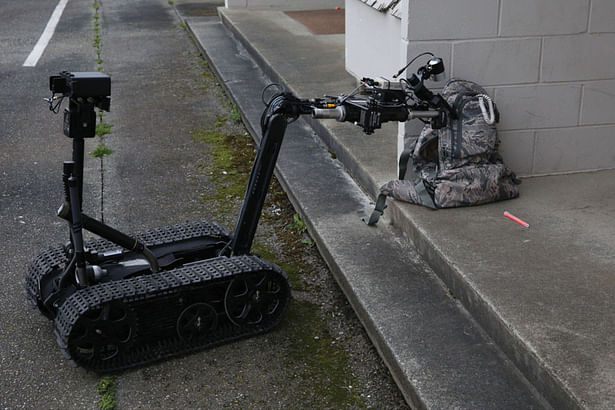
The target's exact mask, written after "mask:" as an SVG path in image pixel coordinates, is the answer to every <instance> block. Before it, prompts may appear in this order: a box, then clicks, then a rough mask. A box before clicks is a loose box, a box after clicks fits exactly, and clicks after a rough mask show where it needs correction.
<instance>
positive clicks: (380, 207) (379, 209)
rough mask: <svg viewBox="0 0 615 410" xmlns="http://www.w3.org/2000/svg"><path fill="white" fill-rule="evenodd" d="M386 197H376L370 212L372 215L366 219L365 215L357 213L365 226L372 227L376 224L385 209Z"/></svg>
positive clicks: (383, 195) (361, 212)
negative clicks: (374, 204)
mask: <svg viewBox="0 0 615 410" xmlns="http://www.w3.org/2000/svg"><path fill="white" fill-rule="evenodd" d="M386 203H387V196H386V195H385V194H380V195H378V199H377V200H376V206H375V207H374V210H373V211H372V214H371V215H370V216H369V219H368V218H367V215H366V214H365V212H364V211H359V216H360V217H361V220H362V221H363V222H365V223H366V224H367V225H369V226H372V225H376V222H378V220H379V219H380V217H381V216H382V214H383V213H384V210H385V208H386V207H387V205H386Z"/></svg>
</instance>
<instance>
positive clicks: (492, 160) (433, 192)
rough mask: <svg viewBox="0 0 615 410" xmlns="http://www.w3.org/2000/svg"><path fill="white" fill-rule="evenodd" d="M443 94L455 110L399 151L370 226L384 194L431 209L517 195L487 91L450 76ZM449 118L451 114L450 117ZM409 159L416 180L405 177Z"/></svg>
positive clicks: (373, 220) (378, 210) (381, 192)
mask: <svg viewBox="0 0 615 410" xmlns="http://www.w3.org/2000/svg"><path fill="white" fill-rule="evenodd" d="M441 95H442V97H444V99H446V101H447V102H448V104H449V105H450V106H451V107H452V109H453V110H454V112H455V113H456V114H457V118H455V119H453V118H449V120H448V124H447V126H446V127H444V128H441V129H437V130H434V129H432V128H431V127H430V126H429V125H426V126H425V127H424V128H423V131H422V132H421V134H420V136H419V137H418V139H417V140H416V142H415V143H414V144H413V145H412V146H411V147H410V148H409V149H407V150H406V151H404V153H402V155H401V156H400V166H399V170H400V175H399V179H397V180H394V181H390V182H388V183H386V184H384V185H383V186H382V187H381V188H380V195H379V197H378V201H377V203H376V209H375V210H374V212H373V213H372V215H371V217H370V219H369V221H366V222H367V223H368V224H369V225H372V224H374V223H376V222H377V221H378V218H379V217H380V215H382V212H383V210H384V208H385V203H386V197H387V196H391V197H393V198H395V199H398V200H401V201H406V202H410V203H414V204H419V205H424V206H427V207H430V208H434V209H437V208H452V207H460V206H470V205H479V204H484V203H488V202H494V201H500V200H504V199H510V198H516V197H517V196H518V195H519V188H518V184H520V183H521V181H520V180H519V179H517V177H516V176H515V174H514V173H513V172H512V171H511V170H510V169H509V168H507V167H506V166H505V165H504V164H503V161H502V157H501V156H500V155H499V154H498V151H497V148H498V144H499V140H498V138H497V132H496V128H495V123H496V122H497V121H498V120H499V113H498V112H497V108H495V104H494V103H493V102H492V101H491V99H490V98H489V96H488V95H487V93H486V91H485V90H484V89H483V88H482V87H481V86H479V85H478V84H475V83H473V82H471V81H464V80H459V79H451V80H449V81H448V83H447V84H446V86H445V87H444V89H443V91H442V93H441ZM449 117H450V116H449ZM408 160H411V163H412V167H413V170H414V173H415V176H416V180H415V181H408V180H404V176H405V171H406V168H407V165H406V164H407V162H408Z"/></svg>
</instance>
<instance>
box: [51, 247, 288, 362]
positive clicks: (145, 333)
mask: <svg viewBox="0 0 615 410" xmlns="http://www.w3.org/2000/svg"><path fill="white" fill-rule="evenodd" d="M289 301H290V285H289V283H288V278H287V276H286V274H284V273H283V272H282V271H281V270H280V268H279V267H277V266H276V265H274V264H272V263H269V262H267V261H264V260H263V259H260V258H259V257H257V256H253V255H250V256H248V255H245V256H233V257H225V256H221V257H217V258H213V259H207V260H203V261H199V262H194V263H192V264H188V265H184V266H182V267H180V268H176V269H173V270H170V271H166V272H159V273H156V274H151V275H142V276H138V277H134V278H130V279H126V280H121V281H115V282H107V283H101V284H98V285H95V286H90V287H87V288H84V289H81V290H79V291H77V292H75V293H74V294H72V295H71V296H70V297H69V298H68V299H67V300H66V301H65V302H64V303H63V304H62V306H61V307H60V308H59V309H58V313H57V316H56V320H55V334H56V337H57V340H58V343H59V345H60V348H61V350H62V351H63V353H64V354H65V356H67V357H68V358H70V359H71V360H73V362H74V363H76V364H77V365H78V366H81V367H83V368H86V369H88V370H93V371H95V372H97V373H102V372H105V373H106V372H116V371H119V370H123V369H126V368H130V367H135V366H140V365H144V364H147V363H151V362H155V361H158V360H161V359H164V358H168V357H171V356H177V355H182V354H186V353H190V352H194V351H197V350H202V349H205V348H209V347H213V346H216V345H219V344H223V343H227V342H230V341H233V340H237V339H241V338H244V337H249V336H254V335H257V334H260V333H263V332H267V331H268V330H270V329H272V328H273V327H275V326H276V325H277V324H278V323H279V322H280V321H281V318H282V317H283V315H284V313H285V311H286V310H287V308H288V304H289Z"/></svg>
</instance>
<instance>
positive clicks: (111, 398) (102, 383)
mask: <svg viewBox="0 0 615 410" xmlns="http://www.w3.org/2000/svg"><path fill="white" fill-rule="evenodd" d="M96 391H97V392H98V394H99V395H100V396H101V397H100V400H98V408H99V409H101V410H113V409H114V408H115V407H116V403H115V391H116V387H115V377H113V376H103V377H102V378H101V379H100V380H99V381H98V383H97V384H96Z"/></svg>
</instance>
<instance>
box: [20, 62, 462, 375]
mask: <svg viewBox="0 0 615 410" xmlns="http://www.w3.org/2000/svg"><path fill="white" fill-rule="evenodd" d="M432 57H433V55H432ZM401 71H403V69H402V70H400V72H401ZM443 71H444V66H443V64H442V60H441V59H439V58H435V57H433V58H431V59H430V60H429V62H428V63H427V64H426V65H425V66H422V67H421V68H419V70H418V71H417V73H416V74H413V75H412V76H411V77H410V78H408V79H403V80H402V81H401V82H399V83H396V84H395V85H393V84H392V83H390V82H388V81H386V80H373V79H367V78H366V79H363V80H362V81H361V85H360V86H359V87H358V88H357V89H355V90H354V91H353V92H351V93H349V94H346V95H341V96H337V97H324V98H319V99H309V100H307V99H298V98H296V97H295V96H293V95H292V94H291V93H288V92H279V93H277V94H274V95H273V96H272V97H271V98H270V99H268V101H267V102H266V108H265V110H264V112H263V115H262V119H261V127H262V138H261V140H260V145H259V148H258V151H257V155H256V158H255V161H254V164H253V167H252V171H251V174H250V177H249V182H248V186H247V189H246V193H245V197H244V200H243V204H242V207H241V210H240V212H239V216H238V219H237V222H236V225H235V229H234V231H233V233H232V234H231V233H229V232H227V231H226V230H224V229H223V228H222V227H220V226H219V225H218V224H216V223H214V222H189V223H181V224H176V225H171V226H166V227H161V228H154V229H150V230H146V231H144V232H140V233H137V234H134V235H127V234H125V233H122V232H120V231H119V230H117V229H115V228H112V227H111V226H109V225H107V224H104V223H102V222H101V221H98V220H96V219H95V218H92V217H90V216H88V215H87V214H85V213H83V211H82V202H83V170H84V141H85V139H86V138H92V137H94V136H95V128H96V109H101V110H105V111H109V107H110V95H111V79H110V78H109V76H107V75H105V74H103V73H97V72H62V73H60V75H54V76H51V77H50V90H51V92H52V96H51V98H48V99H46V100H47V101H48V102H49V106H50V109H51V110H53V111H54V112H56V113H57V112H58V111H59V109H60V104H61V102H62V100H63V99H68V100H69V106H68V108H66V109H65V110H64V123H63V128H64V134H65V135H66V136H67V137H69V138H71V139H72V143H73V145H72V160H70V161H65V162H64V165H63V173H62V179H63V185H64V201H63V203H62V204H61V206H60V208H59V209H58V212H57V214H58V216H59V217H61V218H62V219H64V220H65V221H66V222H67V224H68V227H69V239H68V241H67V242H66V243H64V244H58V245H56V246H52V247H50V248H49V249H47V250H45V251H43V252H42V253H40V254H39V255H38V256H36V257H35V258H34V260H33V261H32V262H31V263H30V265H29V266H28V270H27V275H26V280H25V287H26V294H27V297H28V298H29V300H30V301H31V302H32V303H33V304H34V305H35V306H36V307H38V309H39V310H40V312H41V313H42V314H43V315H45V316H46V317H47V318H49V319H50V320H53V321H54V327H55V336H56V338H57V342H58V344H59V346H60V349H61V351H62V352H63V353H64V354H65V356H66V357H67V358H69V359H71V360H72V361H73V362H74V363H75V364H76V365H77V366H80V367H83V368H85V369H88V370H92V371H95V372H99V373H108V372H116V371H119V370H123V369H126V368H131V367H135V366H140V365H145V364H147V363H151V362H155V361H159V360H161V359H165V358H168V357H172V356H177V355H184V354H187V353H190V352H194V351H199V350H202V349H205V348H209V347H213V346H216V345H220V344H222V343H227V342H231V341H234V340H238V339H241V338H246V337H250V336H254V335H258V334H261V333H263V332H267V331H269V330H270V329H272V328H274V327H275V326H276V325H278V324H279V323H280V321H281V320H282V319H283V317H284V313H285V312H286V311H287V310H288V306H289V302H290V298H291V286H290V283H289V281H288V277H287V275H286V274H285V273H284V272H283V271H282V270H281V269H280V268H279V267H278V266H276V265H275V264H273V263H271V262H269V261H266V260H264V259H262V258H260V257H259V256H257V255H255V254H252V253H251V252H250V249H251V247H252V242H253V239H254V234H255V232H256V228H257V224H258V221H259V218H260V215H261V211H262V208H263V203H264V201H265V196H266V193H267V190H268V187H269V185H270V182H271V178H272V175H273V171H274V168H275V164H276V161H277V158H278V154H279V151H280V147H281V144H282V140H283V138H284V134H285V130H286V127H287V124H289V123H290V122H292V121H294V120H296V119H297V118H298V117H299V116H301V115H311V116H312V117H314V118H333V119H336V120H338V121H346V122H351V123H355V124H356V125H358V126H360V127H361V128H362V130H363V131H364V132H365V133H367V134H371V133H372V132H373V131H374V130H375V129H378V128H380V126H381V124H382V123H384V122H387V121H407V120H409V119H413V118H422V119H424V121H430V122H431V124H432V126H433V127H441V126H443V125H444V124H446V119H447V115H448V113H449V111H450V109H449V108H448V106H447V104H446V101H444V100H443V99H442V97H441V96H439V95H438V94H434V93H432V92H431V91H430V90H428V89H427V87H425V85H424V83H423V82H424V81H425V80H426V79H429V78H430V77H432V76H435V75H437V74H440V73H442V72H443ZM398 74H399V73H398ZM84 230H87V231H89V232H91V233H93V234H95V235H96V236H97V237H98V238H96V239H91V240H87V241H85V240H84V235H83V231H84Z"/></svg>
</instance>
